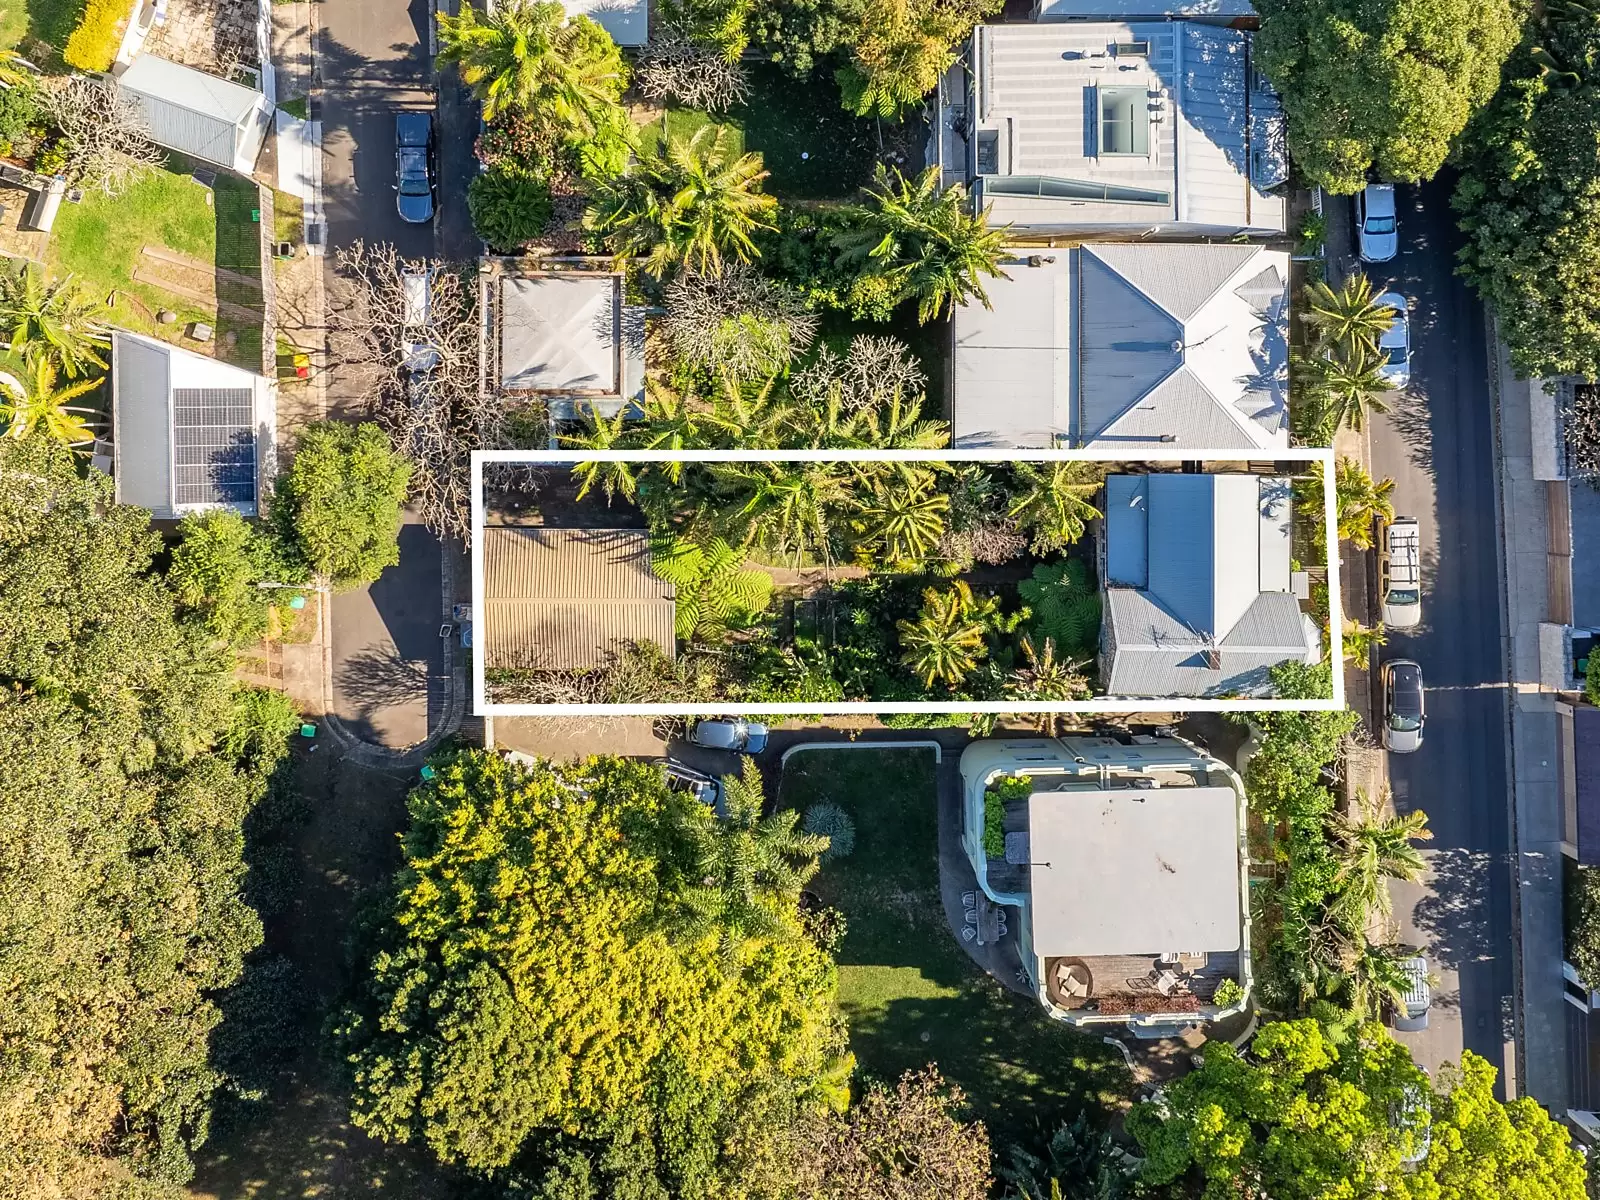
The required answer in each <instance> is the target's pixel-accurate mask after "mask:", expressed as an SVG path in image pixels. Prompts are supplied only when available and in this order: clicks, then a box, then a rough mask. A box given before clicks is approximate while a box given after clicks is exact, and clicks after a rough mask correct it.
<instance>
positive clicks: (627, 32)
mask: <svg viewBox="0 0 1600 1200" xmlns="http://www.w3.org/2000/svg"><path fill="white" fill-rule="evenodd" d="M565 4H566V9H567V16H569V17H588V18H589V19H590V20H591V21H593V22H594V23H595V24H596V25H598V26H600V28H601V29H604V30H605V31H606V32H607V33H609V34H610V35H611V40H612V41H614V42H615V43H616V44H617V45H619V46H626V47H629V48H633V47H637V46H642V45H644V44H645V43H646V42H648V41H649V40H650V4H649V0H565Z"/></svg>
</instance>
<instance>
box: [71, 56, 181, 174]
mask: <svg viewBox="0 0 1600 1200" xmlns="http://www.w3.org/2000/svg"><path fill="white" fill-rule="evenodd" d="M45 109H46V112H47V114H48V115H49V118H50V121H51V123H52V124H53V125H54V126H55V127H56V128H57V129H59V130H60V131H61V146H62V148H63V149H64V150H65V151H66V155H67V159H66V163H65V165H64V166H63V167H62V168H61V174H62V175H63V176H65V177H66V181H67V183H69V184H70V185H72V186H73V187H81V188H83V189H85V190H86V191H99V192H104V193H105V194H106V195H108V196H115V195H117V194H118V193H120V192H122V191H123V190H124V189H126V188H127V187H128V186H129V185H130V184H132V183H135V182H137V181H138V180H140V179H142V178H143V177H144V176H146V175H148V174H149V173H150V172H151V171H153V170H154V169H155V168H157V167H159V166H160V165H161V164H162V163H163V162H165V161H166V155H165V153H164V152H163V151H162V150H161V148H160V147H159V146H157V145H155V144H154V143H153V142H152V141H151V140H150V136H149V133H150V131H149V126H147V125H146V124H145V120H144V114H143V113H141V112H140V111H139V107H138V105H136V104H134V103H133V102H132V101H131V100H129V99H128V98H127V97H126V96H124V95H123V94H122V93H121V92H119V91H118V90H117V87H116V85H115V84H114V83H112V82H111V81H110V80H105V79H96V78H93V77H91V76H88V75H72V76H69V77H68V78H67V79H65V80H63V81H61V82H60V83H58V84H57V85H56V86H54V87H52V88H50V89H49V90H47V91H46V93H45Z"/></svg>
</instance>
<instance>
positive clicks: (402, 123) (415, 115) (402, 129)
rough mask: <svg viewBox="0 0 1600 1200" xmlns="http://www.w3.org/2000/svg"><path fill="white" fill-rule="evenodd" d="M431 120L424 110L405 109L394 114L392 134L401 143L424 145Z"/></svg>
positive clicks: (431, 124)
mask: <svg viewBox="0 0 1600 1200" xmlns="http://www.w3.org/2000/svg"><path fill="white" fill-rule="evenodd" d="M432 127H433V121H432V119H431V118H430V117H429V116H428V114H427V113H425V112H416V111H414V110H406V111H402V112H397V113H395V115H394V135H395V138H396V139H397V140H398V141H399V142H400V143H401V144H402V145H412V146H425V145H427V142H428V131H429V130H430V129H431V128H432Z"/></svg>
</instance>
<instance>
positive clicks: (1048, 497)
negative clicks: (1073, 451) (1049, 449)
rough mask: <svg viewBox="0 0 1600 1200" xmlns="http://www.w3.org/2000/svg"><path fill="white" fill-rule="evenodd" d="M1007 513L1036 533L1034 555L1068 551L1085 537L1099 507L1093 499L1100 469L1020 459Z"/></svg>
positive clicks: (1088, 464)
mask: <svg viewBox="0 0 1600 1200" xmlns="http://www.w3.org/2000/svg"><path fill="white" fill-rule="evenodd" d="M1012 471H1013V473H1014V474H1015V476H1016V480H1017V488H1016V490H1015V491H1014V492H1013V495H1012V500H1011V507H1010V508H1009V509H1007V514H1006V515H1008V516H1010V517H1012V518H1014V519H1015V520H1016V522H1017V524H1018V525H1019V526H1020V527H1021V528H1022V529H1023V530H1026V531H1031V532H1032V534H1033V542H1032V549H1033V552H1034V553H1035V554H1049V553H1051V552H1053V551H1057V550H1065V549H1066V548H1067V547H1068V546H1070V545H1072V544H1073V543H1074V542H1076V541H1077V540H1078V539H1079V538H1081V537H1082V536H1083V531H1084V529H1085V528H1087V526H1088V523H1089V522H1090V521H1093V520H1095V519H1096V518H1098V517H1099V516H1100V515H1101V514H1100V510H1099V509H1097V508H1095V506H1094V505H1093V504H1091V503H1090V498H1091V497H1092V496H1093V495H1094V494H1095V493H1096V492H1098V491H1099V490H1100V470H1099V468H1097V467H1096V466H1095V464H1094V463H1086V462H1059V461H1058V462H1045V463H1029V462H1019V463H1017V464H1016V465H1015V466H1014V467H1013V468H1012Z"/></svg>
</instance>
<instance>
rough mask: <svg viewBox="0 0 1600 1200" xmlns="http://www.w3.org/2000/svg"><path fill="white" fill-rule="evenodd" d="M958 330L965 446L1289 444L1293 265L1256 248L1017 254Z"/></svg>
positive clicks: (962, 316) (1128, 246)
mask: <svg viewBox="0 0 1600 1200" xmlns="http://www.w3.org/2000/svg"><path fill="white" fill-rule="evenodd" d="M1001 267H1002V269H1003V270H1004V272H1005V276H1006V277H1005V278H1004V279H997V280H994V281H992V282H988V283H986V284H985V288H986V290H987V292H988V294H989V302H990V306H989V307H984V306H983V305H980V304H966V305H962V306H960V307H958V308H957V309H956V312H955V318H954V320H953V321H952V322H951V337H952V341H953V345H952V362H953V367H954V370H953V372H952V374H953V377H954V391H955V395H954V405H953V411H952V417H953V420H952V422H951V425H952V433H953V434H954V437H955V444H956V445H957V446H1037V447H1043V448H1052V447H1057V446H1062V447H1072V448H1079V447H1085V446H1088V447H1096V448H1107V449H1109V448H1113V447H1115V448H1125V449H1127V450H1128V451H1129V452H1130V453H1131V454H1132V455H1133V456H1135V457H1136V456H1137V453H1138V451H1140V450H1141V449H1151V448H1174V447H1176V448H1180V449H1181V448H1184V447H1191V446H1192V447H1205V448H1208V449H1237V450H1240V451H1242V452H1250V451H1256V450H1265V451H1271V450H1273V449H1276V448H1278V447H1284V446H1287V445H1288V444H1289V431H1288V382H1289V256H1288V255H1287V254H1286V253H1283V252H1282V251H1276V250H1266V249H1263V248H1262V247H1261V246H1257V245H1247V244H1231V245H1205V244H1198V243H1172V242H1141V243H1132V242H1102V243H1096V244H1092V245H1091V244H1086V245H1082V246H1077V247H1060V248H1055V249H1053V250H1030V249H1026V248H1017V249H1014V250H1013V251H1012V257H1010V258H1007V259H1003V260H1002V261H1001Z"/></svg>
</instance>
